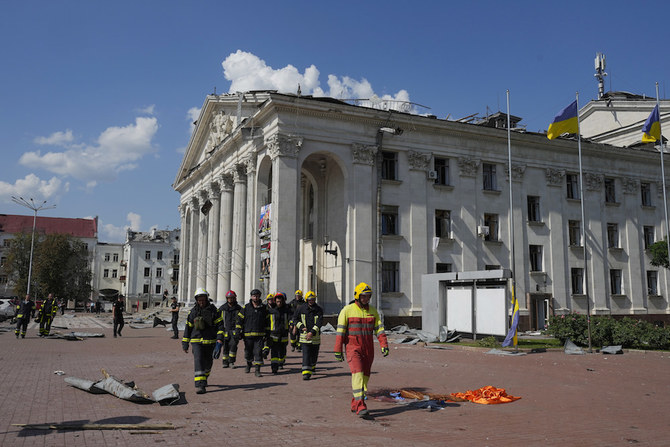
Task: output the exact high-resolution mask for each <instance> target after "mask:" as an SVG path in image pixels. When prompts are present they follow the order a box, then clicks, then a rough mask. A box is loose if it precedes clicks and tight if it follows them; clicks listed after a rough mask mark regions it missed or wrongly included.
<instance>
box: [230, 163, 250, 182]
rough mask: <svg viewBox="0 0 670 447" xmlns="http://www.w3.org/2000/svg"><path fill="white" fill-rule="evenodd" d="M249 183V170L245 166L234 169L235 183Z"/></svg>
mask: <svg viewBox="0 0 670 447" xmlns="http://www.w3.org/2000/svg"><path fill="white" fill-rule="evenodd" d="M246 181H247V168H246V166H245V165H243V164H238V165H235V169H233V182H234V183H240V182H246Z"/></svg>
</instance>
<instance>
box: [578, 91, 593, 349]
mask: <svg viewBox="0 0 670 447" xmlns="http://www.w3.org/2000/svg"><path fill="white" fill-rule="evenodd" d="M575 102H576V103H577V148H578V150H579V201H580V203H581V208H582V243H583V244H584V293H585V294H586V326H587V328H588V338H589V352H592V350H591V298H590V297H589V270H588V259H587V258H586V218H585V217H584V172H583V170H582V137H581V135H580V134H579V92H577V93H575Z"/></svg>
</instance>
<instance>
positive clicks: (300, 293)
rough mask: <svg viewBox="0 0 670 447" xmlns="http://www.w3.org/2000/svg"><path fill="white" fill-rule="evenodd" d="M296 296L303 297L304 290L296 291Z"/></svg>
mask: <svg viewBox="0 0 670 447" xmlns="http://www.w3.org/2000/svg"><path fill="white" fill-rule="evenodd" d="M294 295H300V296H302V290H300V289H298V290H296V291H295V294H294Z"/></svg>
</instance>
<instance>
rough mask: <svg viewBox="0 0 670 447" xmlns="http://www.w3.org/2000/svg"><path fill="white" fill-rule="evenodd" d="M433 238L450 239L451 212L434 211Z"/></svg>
mask: <svg viewBox="0 0 670 447" xmlns="http://www.w3.org/2000/svg"><path fill="white" fill-rule="evenodd" d="M435 237H444V238H451V211H449V210H435Z"/></svg>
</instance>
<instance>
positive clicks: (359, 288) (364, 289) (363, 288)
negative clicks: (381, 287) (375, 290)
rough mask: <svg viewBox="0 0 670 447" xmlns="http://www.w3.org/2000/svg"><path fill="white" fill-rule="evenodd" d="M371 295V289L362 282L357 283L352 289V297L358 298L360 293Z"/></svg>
mask: <svg viewBox="0 0 670 447" xmlns="http://www.w3.org/2000/svg"><path fill="white" fill-rule="evenodd" d="M365 294H368V295H371V294H372V289H371V288H370V286H369V285H367V284H365V283H364V282H362V283H360V284H358V285H357V286H356V288H355V289H354V299H356V300H357V299H358V298H360V297H361V295H365Z"/></svg>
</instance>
